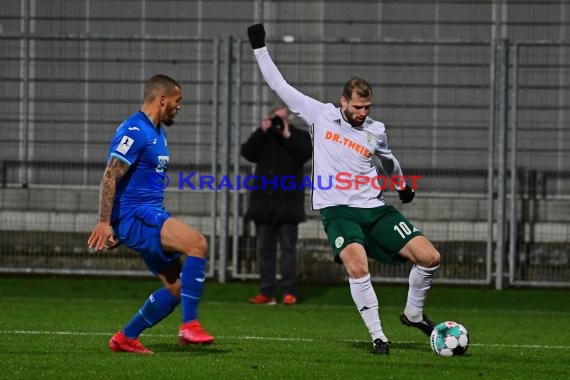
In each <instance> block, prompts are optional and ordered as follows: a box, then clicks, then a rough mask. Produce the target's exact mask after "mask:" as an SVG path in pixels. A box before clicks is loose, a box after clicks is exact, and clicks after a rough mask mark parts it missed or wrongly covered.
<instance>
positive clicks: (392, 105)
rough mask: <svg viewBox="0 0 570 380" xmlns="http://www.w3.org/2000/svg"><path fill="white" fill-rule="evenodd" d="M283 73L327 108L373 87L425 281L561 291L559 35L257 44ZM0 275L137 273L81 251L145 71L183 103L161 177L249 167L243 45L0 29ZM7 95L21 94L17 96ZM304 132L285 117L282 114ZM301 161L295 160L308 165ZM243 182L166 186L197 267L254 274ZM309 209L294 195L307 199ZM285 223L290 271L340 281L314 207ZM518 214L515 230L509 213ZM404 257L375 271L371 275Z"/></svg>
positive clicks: (134, 261)
mask: <svg viewBox="0 0 570 380" xmlns="http://www.w3.org/2000/svg"><path fill="white" fill-rule="evenodd" d="M269 46H270V47H271V53H272V55H273V56H274V58H275V60H276V62H277V64H278V65H279V67H280V69H281V70H282V72H283V73H284V75H285V77H286V78H287V79H288V81H289V82H290V83H292V84H294V85H295V87H297V88H298V89H299V90H301V91H302V92H304V93H306V94H307V95H310V96H313V97H314V98H316V99H319V100H322V101H324V102H332V103H337V102H338V98H339V97H340V91H341V89H342V85H343V84H344V81H346V79H348V78H349V77H350V76H352V75H359V76H362V77H365V78H367V79H369V80H370V82H371V84H372V85H373V87H374V88H375V104H376V109H374V110H373V112H372V115H373V117H374V118H376V119H379V120H382V121H384V122H385V123H386V124H387V126H388V134H389V139H390V143H391V147H392V149H393V151H394V153H395V154H396V155H397V156H398V158H399V159H400V161H401V163H402V165H403V168H404V170H405V172H406V173H407V174H415V175H421V176H422V178H421V180H420V181H419V182H418V197H417V198H416V201H415V202H414V203H412V204H411V205H404V206H400V205H399V202H398V201H397V199H396V197H395V196H394V194H390V193H388V194H386V198H387V200H388V201H389V202H390V203H393V204H394V205H395V206H396V207H398V208H400V209H401V210H402V211H403V213H404V214H405V215H406V216H408V218H409V219H410V220H412V222H413V223H414V224H415V225H417V226H418V227H420V228H421V229H422V230H423V231H424V232H425V233H426V235H427V236H428V237H430V239H431V240H433V241H434V243H435V244H436V246H437V247H438V249H439V250H440V252H441V253H442V255H443V265H442V270H441V271H440V274H439V277H438V280H437V281H440V282H447V283H465V284H480V285H491V284H493V285H494V286H495V287H496V288H502V287H504V286H505V284H506V285H536V286H542V285H547V286H568V285H570V264H569V263H568V253H569V252H568V247H569V244H568V243H569V241H570V230H569V227H568V226H569V225H570V224H569V223H568V222H569V221H570V220H569V219H570V217H569V215H570V212H568V211H570V198H569V197H568V196H567V194H568V188H569V185H570V181H569V178H570V174H569V173H570V172H569V171H568V168H567V166H565V162H567V161H568V158H570V157H568V156H569V154H570V148H568V147H570V136H569V134H570V133H569V132H568V131H567V129H566V128H565V126H566V124H567V122H568V115H569V110H570V96H568V95H569V89H570V84H569V81H570V79H569V78H570V75H569V74H570V59H569V49H568V45H567V44H564V43H559V42H551V43H546V42H544V43H526V42H518V43H511V42H509V41H497V42H494V41H469V40H464V41H461V40H399V41H398V40H375V41H341V40H339V41H322V40H313V41H309V40H306V41H296V42H295V43H286V42H284V41H282V40H273V41H270V42H269ZM0 47H1V49H0V51H1V53H0V64H1V65H2V74H1V75H2V81H3V83H5V86H4V88H3V90H1V92H0V112H2V113H3V115H4V120H5V121H4V122H3V125H2V126H1V128H2V132H3V133H2V138H0V159H1V160H2V161H1V166H0V169H1V170H0V175H1V178H0V179H1V181H0V183H1V186H2V188H1V189H0V194H1V195H0V197H1V198H0V200H1V205H2V207H1V211H0V216H1V219H0V241H1V243H0V271H2V272H36V273H37V272H44V273H91V274H111V275H113V274H128V275H147V271H146V269H145V268H144V266H143V265H142V264H141V263H142V262H141V261H140V260H138V258H137V257H136V254H134V253H132V252H130V251H128V250H126V249H119V250H117V251H113V252H109V253H103V254H94V253H92V252H89V251H88V250H87V249H86V245H85V240H86V239H87V236H88V233H89V231H90V229H91V228H92V227H93V225H94V224H95V222H96V217H97V206H98V201H97V194H98V188H97V187H98V182H99V180H100V176H101V174H102V171H103V168H104V162H103V159H104V156H105V153H106V149H107V144H108V143H109V139H110V137H111V136H112V133H113V130H114V128H116V126H117V125H118V124H119V123H120V121H121V120H122V118H124V117H126V116H128V115H129V114H130V113H132V112H134V110H136V109H137V108H138V106H139V102H140V96H141V93H142V86H143V84H144V81H145V80H146V78H147V77H149V76H150V75H152V74H153V73H156V72H164V73H167V74H169V75H171V76H173V77H175V78H176V79H177V80H179V81H180V82H181V84H182V87H183V91H184V99H185V101H184V105H183V113H182V114H181V115H180V116H179V117H178V118H177V125H176V126H175V127H174V128H172V129H171V130H169V147H170V148H171V156H172V157H173V159H172V161H173V164H172V165H171V166H170V169H169V171H170V173H171V175H173V174H174V175H175V176H176V173H186V174H188V173H191V172H196V173H200V174H204V175H211V176H213V177H214V178H220V177H221V176H222V175H229V176H230V178H236V176H238V175H239V176H244V175H246V174H249V173H251V171H252V170H253V167H252V166H251V165H250V164H249V163H247V162H245V161H244V160H243V159H241V158H240V156H239V147H240V145H241V143H242V142H243V141H245V139H246V138H247V136H248V135H249V133H251V132H252V130H253V129H254V128H256V127H257V125H258V123H259V120H260V119H261V117H262V116H263V115H264V114H265V113H266V112H267V111H268V110H269V109H270V108H271V106H272V105H273V104H274V102H275V101H276V100H277V99H276V98H275V96H274V95H273V94H272V93H271V92H270V90H269V89H268V88H267V86H266V85H265V84H264V83H263V81H262V79H261V78H260V74H259V72H258V69H257V66H256V64H255V62H254V60H253V57H252V54H251V52H250V49H249V47H248V46H247V44H246V43H245V42H244V41H241V40H239V39H235V38H232V37H229V38H226V39H223V40H220V39H217V38H213V39H198V38H177V37H161V38H153V37H136V38H122V39H121V38H119V39H116V38H113V37H109V36H106V37H103V36H101V37H96V36H65V37H63V36H51V37H50V36H43V37H38V36H14V37H10V36H1V35H0ZM14 94H18V95H19V96H17V97H16V96H14ZM295 122H296V123H297V124H301V123H300V121H298V120H296V121H295ZM307 170H310V169H309V167H307ZM247 199H248V193H247V192H246V191H245V190H232V189H230V188H228V187H222V188H221V189H220V190H217V191H212V190H189V189H187V188H185V189H184V190H182V191H180V190H178V189H177V188H172V189H167V194H166V205H167V207H168V208H169V209H170V210H171V211H172V213H173V214H175V215H177V216H179V217H181V218H182V219H183V220H185V221H187V222H188V223H190V224H192V225H193V226H194V227H196V228H197V229H199V230H200V231H202V232H203V233H204V234H205V235H206V236H207V237H208V240H209V245H210V260H209V275H210V276H216V278H218V279H219V280H220V281H227V280H228V279H248V278H256V277H257V251H256V243H255V231H254V229H253V225H250V224H248V223H244V222H243V219H242V215H243V213H244V210H245V208H246V207H247ZM307 207H308V203H307ZM308 215H309V218H308V221H307V222H306V223H303V224H301V225H300V239H299V247H298V248H299V249H298V252H299V258H298V259H299V260H298V261H299V272H300V273H299V275H300V277H301V278H302V279H306V280H311V281H321V282H328V281H338V280H340V279H342V278H343V277H344V273H343V271H342V268H341V267H340V266H338V265H336V264H334V263H333V262H332V254H331V253H330V248H329V246H328V243H327V241H326V236H325V235H324V231H323V229H322V226H321V225H320V221H319V219H318V215H317V214H316V213H315V212H308ZM511 221H516V223H511ZM407 269H408V268H405V267H390V266H384V265H379V264H377V263H373V264H372V267H371V270H372V274H373V276H374V278H375V280H377V281H390V282H402V281H407Z"/></svg>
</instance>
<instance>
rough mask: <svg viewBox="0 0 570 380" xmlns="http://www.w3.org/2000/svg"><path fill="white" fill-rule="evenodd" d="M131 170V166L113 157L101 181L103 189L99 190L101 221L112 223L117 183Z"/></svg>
mask: <svg viewBox="0 0 570 380" xmlns="http://www.w3.org/2000/svg"><path fill="white" fill-rule="evenodd" d="M127 170H129V165H127V164H126V163H125V162H123V161H121V160H119V159H118V158H116V157H111V159H110V160H109V163H108V164H107V168H105V173H104V174H103V178H102V179H101V187H100V189H99V221H100V222H110V221H111V211H112V210H113V201H114V199H115V192H116V189H117V182H119V180H120V179H121V178H122V177H123V176H124V175H125V173H126V172H127Z"/></svg>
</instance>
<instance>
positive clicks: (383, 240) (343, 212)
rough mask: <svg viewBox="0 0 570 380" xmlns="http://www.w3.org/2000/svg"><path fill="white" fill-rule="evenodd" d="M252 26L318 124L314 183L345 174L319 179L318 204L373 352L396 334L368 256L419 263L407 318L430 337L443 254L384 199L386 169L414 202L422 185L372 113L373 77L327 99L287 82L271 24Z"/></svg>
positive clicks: (275, 81) (262, 49) (300, 109)
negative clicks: (411, 178) (269, 41)
mask: <svg viewBox="0 0 570 380" xmlns="http://www.w3.org/2000/svg"><path fill="white" fill-rule="evenodd" d="M247 32H248V37H249V41H250V43H251V46H252V48H253V50H254V55H255V58H256V60H257V63H258V65H259V68H260V69H261V73H262V75H263V78H264V79H265V81H266V82H267V84H268V85H269V87H270V88H271V89H272V90H273V91H275V92H276V94H277V95H278V96H279V97H280V98H281V100H282V101H283V102H284V103H285V104H286V105H287V106H288V107H289V109H290V110H291V111H292V112H294V113H295V114H297V115H298V116H299V117H301V118H302V119H304V120H305V121H306V122H307V124H308V125H309V126H310V127H311V133H312V139H313V167H314V168H313V183H317V181H319V180H321V181H322V182H327V181H328V180H329V179H338V178H341V179H342V181H340V183H339V182H336V183H334V184H333V186H326V187H321V186H314V187H315V190H313V193H312V207H313V209H315V210H319V212H320V216H321V220H322V222H323V226H324V228H325V232H326V233H327V237H328V240H329V243H330V244H331V247H332V249H333V251H334V254H335V261H336V262H338V263H342V264H343V265H344V267H345V269H346V272H347V274H348V277H349V284H350V292H351V294H352V298H353V300H354V303H355V304H356V308H357V309H358V311H359V313H360V315H361V317H362V320H363V321H364V324H365V325H366V327H367V328H368V331H369V332H370V336H371V338H372V347H373V349H372V352H373V353H375V354H388V352H389V348H390V341H389V340H388V338H387V336H386V334H385V333H384V331H383V329H382V324H381V321H380V315H379V308H378V299H377V297H376V293H375V292H374V288H373V287H372V284H371V282H370V272H369V269H368V257H370V258H373V259H375V260H378V261H382V262H387V263H392V264H397V263H403V262H407V261H410V262H412V263H413V264H414V265H413V267H412V269H411V271H410V275H409V290H408V298H407V302H406V306H405V308H404V311H403V312H402V313H401V314H400V321H401V322H402V323H403V324H404V325H407V326H411V327H416V328H418V329H420V330H421V331H422V332H423V333H425V334H426V335H428V336H429V335H430V334H431V331H432V330H433V327H434V324H433V322H432V321H430V320H429V318H428V317H427V316H426V315H425V314H424V313H423V308H424V303H425V300H426V296H427V292H428V290H429V288H430V287H431V283H432V280H433V277H434V275H435V273H436V272H437V269H438V268H439V262H440V254H439V252H438V251H437V250H436V249H435V248H434V246H433V245H432V244H431V242H430V241H429V240H428V239H427V238H426V237H425V236H423V234H422V233H421V231H419V230H418V229H417V228H416V227H414V226H413V225H412V224H411V223H410V222H409V221H408V220H407V219H406V218H405V217H404V216H403V215H402V214H401V213H400V212H398V210H396V209H395V208H394V207H392V206H391V205H388V204H385V203H384V201H383V198H382V193H381V191H380V190H379V188H380V187H381V186H379V185H378V183H377V182H375V181H378V175H379V171H381V172H383V173H385V174H386V175H387V176H391V177H392V176H397V177H394V178H399V179H402V180H401V181H400V182H399V184H397V185H396V189H397V190H398V193H399V196H400V200H401V201H402V202H403V203H408V202H411V201H412V200H413V198H414V195H415V192H414V190H413V189H412V188H411V186H410V185H409V184H406V183H405V182H404V181H403V178H404V177H403V173H402V169H401V167H400V164H399V162H398V160H397V159H396V157H394V155H393V154H392V152H391V151H390V149H389V147H388V141H387V137H386V130H385V127H384V124H383V123H381V122H379V121H375V120H372V119H371V118H370V117H369V116H368V114H369V112H370V107H371V105H372V88H371V87H370V85H369V84H368V83H367V82H366V81H365V80H363V79H360V78H352V79H350V80H349V81H348V82H347V83H346V85H345V87H344V90H343V93H342V96H341V98H340V103H341V106H340V108H339V107H335V106H334V105H333V104H330V103H329V104H325V103H322V102H319V101H317V100H315V99H313V98H311V97H309V96H307V95H304V94H303V93H301V92H299V91H298V90H296V89H295V88H294V87H292V86H291V85H290V84H289V83H287V81H285V79H284V78H283V76H282V75H281V73H280V72H279V70H278V68H277V66H276V65H275V63H274V62H273V61H272V59H271V57H270V55H269V52H268V50H267V47H266V46H265V29H264V27H263V24H255V25H252V26H250V27H249V28H248V30H247Z"/></svg>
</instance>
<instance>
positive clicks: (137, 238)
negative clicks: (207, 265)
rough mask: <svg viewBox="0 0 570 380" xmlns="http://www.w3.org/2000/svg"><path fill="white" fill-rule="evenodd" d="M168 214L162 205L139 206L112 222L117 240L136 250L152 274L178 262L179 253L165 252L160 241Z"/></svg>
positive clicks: (161, 271)
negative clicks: (161, 231)
mask: <svg viewBox="0 0 570 380" xmlns="http://www.w3.org/2000/svg"><path fill="white" fill-rule="evenodd" d="M168 218H170V214H169V213H168V211H166V209H165V208H164V207H155V206H139V207H136V208H134V209H133V210H132V211H131V212H129V213H126V214H125V215H123V216H122V217H121V218H120V220H119V221H114V222H113V230H114V232H115V235H117V238H118V239H119V241H120V242H121V243H122V244H123V245H126V246H127V247H129V248H130V249H132V250H135V251H137V252H138V253H139V254H140V255H141V257H142V259H143V260H144V262H145V264H146V265H147V267H148V269H150V271H151V272H152V273H154V274H158V273H163V272H164V271H165V270H166V269H167V268H168V267H170V266H171V265H172V264H173V263H175V262H178V260H179V258H180V255H181V254H180V253H168V254H166V253H165V252H164V250H163V249H162V244H161V242H160V230H161V229H162V225H163V224H164V222H165V221H166V219H168Z"/></svg>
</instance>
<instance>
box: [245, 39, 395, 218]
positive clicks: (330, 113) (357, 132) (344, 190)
mask: <svg viewBox="0 0 570 380" xmlns="http://www.w3.org/2000/svg"><path fill="white" fill-rule="evenodd" d="M254 53H255V57H256V59H257V62H258V64H259V67H260V69H261V73H262V75H263V77H264V79H265V81H266V82H267V84H268V85H269V87H270V88H271V89H272V90H273V91H275V92H276V93H277V95H278V96H279V97H280V98H281V100H282V101H283V102H284V103H285V104H286V105H287V106H288V107H289V109H290V110H291V112H293V113H295V114H296V115H298V116H299V117H300V118H302V119H303V120H304V121H305V122H306V123H307V124H308V125H309V126H310V128H311V136H312V139H313V173H312V185H313V190H312V194H311V203H312V208H313V209H314V210H319V209H322V208H325V207H330V206H339V205H345V206H350V207H362V208H372V207H377V206H382V205H384V201H383V198H382V189H386V188H388V189H389V188H390V187H391V185H392V184H393V182H397V185H396V188H398V189H399V188H401V187H403V186H405V182H404V181H403V174H402V169H401V168H400V164H399V162H398V160H397V159H396V158H395V157H394V155H393V154H392V152H391V151H390V149H389V147H388V139H387V136H386V128H385V126H384V124H383V123H381V122H379V121H375V120H372V119H371V118H369V117H367V118H366V119H365V121H364V123H363V124H362V125H361V126H358V127H354V126H352V125H351V124H350V123H348V122H347V121H346V120H344V117H343V115H342V112H341V110H340V108H338V107H335V106H334V105H333V104H331V103H328V104H325V103H321V102H319V101H318V100H315V99H313V98H311V97H309V96H306V95H304V94H303V93H301V92H299V91H298V90H297V89H295V88H294V87H292V86H291V85H289V84H288V83H287V82H286V81H285V79H284V78H283V76H282V75H281V73H280V72H279V70H278V69H277V66H275V64H274V63H273V61H272V60H271V57H270V56H269V52H268V51H267V48H266V47H262V48H259V49H255V50H254ZM378 170H381V171H382V172H383V174H384V175H382V173H381V172H379V171H378ZM391 178H397V179H396V180H395V181H391Z"/></svg>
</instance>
